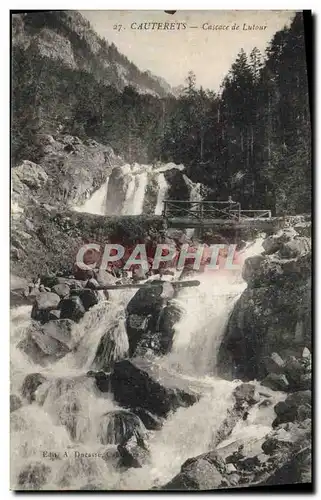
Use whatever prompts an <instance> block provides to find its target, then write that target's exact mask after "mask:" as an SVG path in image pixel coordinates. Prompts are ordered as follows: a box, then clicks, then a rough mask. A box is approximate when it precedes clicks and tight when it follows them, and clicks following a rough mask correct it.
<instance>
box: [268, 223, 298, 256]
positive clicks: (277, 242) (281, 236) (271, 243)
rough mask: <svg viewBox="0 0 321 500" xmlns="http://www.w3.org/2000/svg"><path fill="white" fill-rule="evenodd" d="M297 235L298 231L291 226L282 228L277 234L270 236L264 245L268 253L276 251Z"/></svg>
mask: <svg viewBox="0 0 321 500" xmlns="http://www.w3.org/2000/svg"><path fill="white" fill-rule="evenodd" d="M295 236H297V232H296V231H295V229H293V228H291V227H289V228H285V229H280V231H278V232H277V233H276V234H272V235H271V236H268V237H267V238H266V239H265V240H264V241H263V243H262V246H263V248H264V250H265V253H266V254H272V253H276V252H278V251H279V250H280V248H282V246H283V244H284V243H287V242H288V241H290V240H291V239H292V238H294V237H295Z"/></svg>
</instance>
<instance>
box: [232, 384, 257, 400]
mask: <svg viewBox="0 0 321 500" xmlns="http://www.w3.org/2000/svg"><path fill="white" fill-rule="evenodd" d="M233 396H234V398H235V400H236V403H237V405H241V404H243V403H244V402H245V403H248V404H249V405H253V404H255V403H257V402H258V401H259V400H260V396H259V394H258V392H257V389H256V387H255V385H253V384H240V385H238V386H237V387H236V388H235V389H234V391H233Z"/></svg>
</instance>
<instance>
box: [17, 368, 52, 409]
mask: <svg viewBox="0 0 321 500" xmlns="http://www.w3.org/2000/svg"><path fill="white" fill-rule="evenodd" d="M46 380H47V379H46V378H45V377H44V376H43V375H41V373H30V374H29V375H27V376H26V378H25V379H24V381H23V384H22V388H21V394H22V396H23V397H24V398H26V399H27V401H28V402H29V403H32V401H34V400H35V392H36V390H37V389H38V387H39V386H40V385H41V384H43V383H44V382H46Z"/></svg>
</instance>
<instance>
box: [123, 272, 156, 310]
mask: <svg viewBox="0 0 321 500" xmlns="http://www.w3.org/2000/svg"><path fill="white" fill-rule="evenodd" d="M163 283H164V282H163V281H158V280H157V281H156V280H154V281H153V286H151V287H150V288H140V289H139V290H137V292H136V293H135V295H134V296H133V298H132V299H131V300H130V301H129V302H128V304H127V308H126V312H127V314H128V315H131V314H136V315H139V316H148V315H149V314H153V315H155V314H157V313H159V312H160V311H161V309H162V307H163V305H164V302H165V299H164V297H163ZM155 284H157V285H158V286H155Z"/></svg>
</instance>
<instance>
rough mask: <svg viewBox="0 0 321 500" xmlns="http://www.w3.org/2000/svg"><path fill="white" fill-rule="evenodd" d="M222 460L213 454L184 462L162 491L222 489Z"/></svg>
mask: <svg viewBox="0 0 321 500" xmlns="http://www.w3.org/2000/svg"><path fill="white" fill-rule="evenodd" d="M224 470H225V464H224V460H223V459H222V458H218V456H217V455H216V453H215V452H209V453H204V454H202V455H199V456H198V457H195V458H191V459H188V460H186V462H185V463H184V464H183V465H182V467H181V472H180V473H179V474H177V475H176V476H175V477H174V478H173V479H172V480H171V481H170V482H169V483H167V484H166V485H165V486H163V487H162V488H161V489H162V490H170V491H172V490H215V489H218V488H220V487H222V481H223V479H224V477H223V475H222V474H223V471H224Z"/></svg>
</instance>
